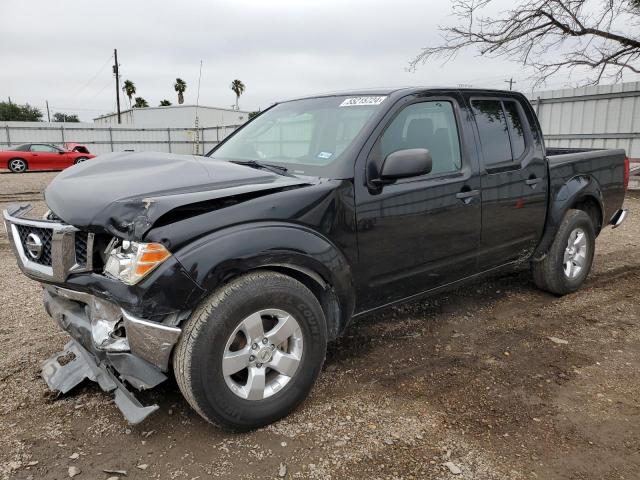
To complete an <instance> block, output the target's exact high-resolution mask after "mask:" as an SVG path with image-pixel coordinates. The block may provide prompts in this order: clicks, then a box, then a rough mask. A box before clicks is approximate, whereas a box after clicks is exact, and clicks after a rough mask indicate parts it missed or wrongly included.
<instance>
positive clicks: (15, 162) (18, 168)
mask: <svg viewBox="0 0 640 480" xmlns="http://www.w3.org/2000/svg"><path fill="white" fill-rule="evenodd" d="M9 170H11V171H12V172H13V173H22V172H26V171H27V162H25V161H24V160H22V159H21V158H14V159H11V160H9Z"/></svg>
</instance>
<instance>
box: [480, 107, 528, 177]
mask: <svg viewBox="0 0 640 480" xmlns="http://www.w3.org/2000/svg"><path fill="white" fill-rule="evenodd" d="M471 107H472V108H473V114H474V116H475V119H476V124H477V125H478V132H479V133H480V144H481V145H482V153H483V157H484V164H485V166H487V167H492V166H495V165H499V164H501V163H506V162H512V161H514V160H517V159H518V158H520V156H521V155H522V154H523V153H524V151H525V148H526V144H525V135H524V128H525V126H524V125H525V124H524V123H523V121H522V117H521V116H520V112H519V110H518V104H517V103H516V102H515V101H513V100H504V101H500V100H473V101H472V102H471Z"/></svg>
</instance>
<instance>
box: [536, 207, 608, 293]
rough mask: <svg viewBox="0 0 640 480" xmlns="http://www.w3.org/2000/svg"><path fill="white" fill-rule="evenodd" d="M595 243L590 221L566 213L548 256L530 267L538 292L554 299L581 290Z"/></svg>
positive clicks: (573, 212)
mask: <svg viewBox="0 0 640 480" xmlns="http://www.w3.org/2000/svg"><path fill="white" fill-rule="evenodd" d="M595 239H596V235H595V229H594V226H593V221H592V220H591V217H590V216H589V215H587V213H585V212H584V211H582V210H569V211H568V212H567V213H566V214H565V216H564V219H563V220H562V224H561V225H560V228H559V229H558V232H557V233H556V237H555V239H554V240H553V243H552V244H551V247H550V248H549V251H548V252H547V256H546V257H545V258H544V259H543V260H541V261H539V262H534V263H532V265H531V270H532V272H533V280H534V282H535V284H536V285H537V286H538V288H541V289H542V290H546V291H548V292H551V293H555V294H557V295H564V294H567V293H571V292H575V291H576V290H577V289H578V288H580V287H581V286H582V284H583V283H584V281H585V280H586V278H587V275H588V274H589V271H590V270H591V264H592V263H593V254H594V251H595Z"/></svg>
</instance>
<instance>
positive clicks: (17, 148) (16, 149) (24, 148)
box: [9, 144, 29, 152]
mask: <svg viewBox="0 0 640 480" xmlns="http://www.w3.org/2000/svg"><path fill="white" fill-rule="evenodd" d="M9 150H11V151H14V152H28V151H29V145H28V144H26V145H16V146H15V147H11V148H10V149H9Z"/></svg>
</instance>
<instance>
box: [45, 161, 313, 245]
mask: <svg viewBox="0 0 640 480" xmlns="http://www.w3.org/2000/svg"><path fill="white" fill-rule="evenodd" d="M305 184H308V182H307V181H305V180H302V179H299V178H296V177H285V176H282V175H278V174H275V173H272V172H269V171H267V170H260V169H255V168H251V167H247V166H243V165H237V164H233V163H229V162H225V161H222V160H214V159H211V158H205V157H197V156H193V155H173V154H167V153H155V152H140V153H128V152H121V153H110V154H104V155H100V156H99V157H97V158H95V159H93V160H91V161H90V162H83V163H81V164H79V165H76V166H74V167H71V168H68V169H66V170H64V171H62V172H61V173H60V174H59V175H58V176H57V177H56V178H55V179H54V180H53V181H52V182H51V183H50V184H49V186H48V187H47V189H46V190H45V192H44V195H45V200H46V202H47V205H48V207H49V208H50V209H51V211H52V212H54V213H55V214H56V215H57V216H58V217H60V218H61V219H62V220H63V221H65V222H66V223H68V224H70V225H73V226H75V227H78V228H80V229H83V230H90V231H105V230H106V231H108V232H111V233H112V234H114V235H117V236H121V237H125V238H131V239H134V238H138V239H139V238H142V236H143V235H144V234H145V233H146V232H147V231H148V230H149V228H151V226H152V225H153V223H154V222H155V221H156V220H157V219H158V218H160V217H161V216H162V215H164V214H165V213H167V212H169V211H171V210H173V209H175V208H178V207H182V206H185V205H189V204H194V203H199V202H207V201H210V200H216V199H221V198H226V197H230V196H234V195H242V194H248V193H252V192H260V191H264V192H265V194H266V193H268V192H269V190H280V189H282V188H286V187H291V186H296V185H305Z"/></svg>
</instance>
